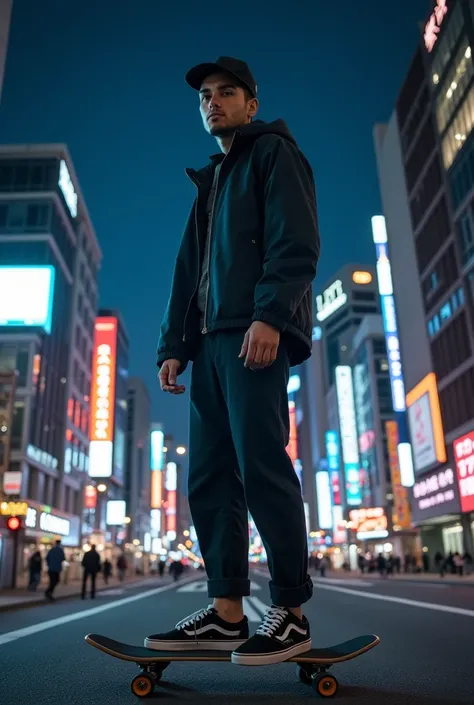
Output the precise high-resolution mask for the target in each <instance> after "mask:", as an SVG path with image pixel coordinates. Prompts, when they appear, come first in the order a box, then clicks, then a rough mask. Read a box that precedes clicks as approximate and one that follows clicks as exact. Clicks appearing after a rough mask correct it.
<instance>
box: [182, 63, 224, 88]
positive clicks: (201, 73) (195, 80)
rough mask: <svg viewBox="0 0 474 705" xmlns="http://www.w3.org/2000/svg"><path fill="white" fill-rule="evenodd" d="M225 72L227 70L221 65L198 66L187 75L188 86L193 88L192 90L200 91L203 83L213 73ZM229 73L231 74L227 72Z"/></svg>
mask: <svg viewBox="0 0 474 705" xmlns="http://www.w3.org/2000/svg"><path fill="white" fill-rule="evenodd" d="M224 71H225V69H223V68H222V66H219V64H198V65H197V66H194V68H192V69H191V70H190V71H188V73H187V74H186V83H187V84H188V86H191V88H194V89H195V90H196V91H199V90H200V88H201V86H202V84H203V81H204V80H205V79H206V78H207V77H208V76H210V75H211V74H213V73H223V72H224ZM227 73H231V72H230V71H227Z"/></svg>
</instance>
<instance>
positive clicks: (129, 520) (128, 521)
mask: <svg viewBox="0 0 474 705" xmlns="http://www.w3.org/2000/svg"><path fill="white" fill-rule="evenodd" d="M131 521H132V520H131V519H130V517H125V519H124V520H123V523H124V524H130V522H131Z"/></svg>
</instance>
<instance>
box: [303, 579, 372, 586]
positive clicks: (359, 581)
mask: <svg viewBox="0 0 474 705" xmlns="http://www.w3.org/2000/svg"><path fill="white" fill-rule="evenodd" d="M320 583H327V584H328V585H352V587H372V586H373V583H369V582H368V581H367V580H362V579H358V578H313V585H316V584H317V585H319V584H320Z"/></svg>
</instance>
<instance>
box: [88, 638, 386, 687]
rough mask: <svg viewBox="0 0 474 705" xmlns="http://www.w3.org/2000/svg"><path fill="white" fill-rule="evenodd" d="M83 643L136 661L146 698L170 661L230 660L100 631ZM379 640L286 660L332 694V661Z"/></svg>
mask: <svg viewBox="0 0 474 705" xmlns="http://www.w3.org/2000/svg"><path fill="white" fill-rule="evenodd" d="M85 640H86V642H87V644H90V645H91V646H93V647H94V648H95V649H99V651H103V652H104V653H105V654H109V656H113V657H114V658H117V659H121V660H122V661H130V662H132V663H136V664H137V666H138V667H139V668H140V670H141V673H140V675H138V676H135V678H133V680H132V682H131V683H130V687H131V690H132V693H133V694H134V695H135V696H136V697H137V698H147V697H149V696H150V695H151V694H152V693H153V690H154V689H155V686H157V685H158V683H159V682H160V680H161V677H162V675H163V671H164V670H165V668H167V667H168V666H169V665H170V663H171V662H172V661H209V662H212V661H230V660H231V654H232V652H231V651H204V650H203V651H197V650H193V651H190V650H189V651H154V650H152V649H147V648H145V647H144V646H131V645H130V644H122V643H121V642H120V641H115V640H114V639H109V638H108V637H106V636H101V635H100V634H88V635H87V636H86V637H85ZM379 642H380V639H379V637H378V636H375V635H374V634H368V635H366V636H359V637H356V638H355V639H351V640H350V641H345V642H343V643H342V644H337V645H336V646H329V647H327V648H325V649H311V650H310V651H306V652H305V653H303V654H299V655H298V656H294V657H292V658H290V659H288V661H286V662H284V663H288V662H292V663H296V664H297V665H296V675H297V677H298V678H299V680H300V681H301V682H302V683H304V684H305V685H311V686H312V687H313V688H314V690H315V691H316V693H318V694H319V695H321V696H322V697H323V698H333V697H334V696H335V695H336V693H337V690H338V682H337V680H336V678H335V677H334V676H333V675H332V674H330V673H328V670H329V668H330V667H331V666H332V665H333V664H335V663H343V662H344V661H349V660H350V659H353V658H356V657H357V656H360V655H361V654H364V653H365V652H366V651H370V649H373V648H374V646H377V644H378V643H379Z"/></svg>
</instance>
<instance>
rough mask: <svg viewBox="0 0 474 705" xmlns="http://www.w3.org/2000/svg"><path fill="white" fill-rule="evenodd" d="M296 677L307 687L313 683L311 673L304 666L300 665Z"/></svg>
mask: <svg viewBox="0 0 474 705" xmlns="http://www.w3.org/2000/svg"><path fill="white" fill-rule="evenodd" d="M296 677H297V678H298V680H300V681H301V683H304V684H305V685H311V684H312V683H313V678H312V675H311V671H310V670H309V669H308V668H305V667H304V666H300V664H299V663H298V664H297V666H296Z"/></svg>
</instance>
